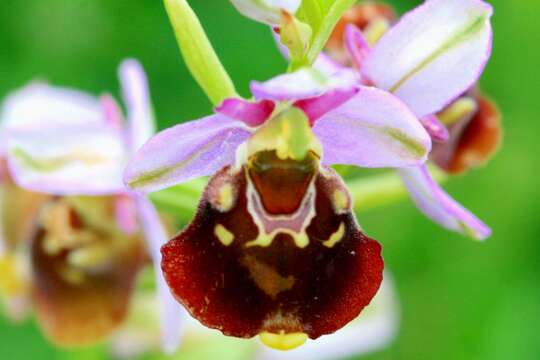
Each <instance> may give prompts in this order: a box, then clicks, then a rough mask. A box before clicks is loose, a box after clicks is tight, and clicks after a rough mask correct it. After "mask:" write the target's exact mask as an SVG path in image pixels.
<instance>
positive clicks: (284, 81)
mask: <svg viewBox="0 0 540 360" xmlns="http://www.w3.org/2000/svg"><path fill="white" fill-rule="evenodd" d="M355 83H356V79H355V78H351V77H350V76H349V72H338V73H334V74H332V76H328V75H326V74H324V73H323V72H321V71H319V70H316V69H314V68H302V69H300V70H297V71H295V72H293V73H288V74H283V75H279V76H277V77H275V78H273V79H270V80H268V81H266V82H263V83H261V82H257V81H252V82H251V92H252V94H253V96H254V97H255V98H256V99H258V100H261V99H268V100H274V101H294V100H301V99H307V98H312V97H317V96H321V95H323V94H325V93H327V92H329V91H332V90H338V89H344V88H345V89H347V88H350V87H352V86H354V85H355Z"/></svg>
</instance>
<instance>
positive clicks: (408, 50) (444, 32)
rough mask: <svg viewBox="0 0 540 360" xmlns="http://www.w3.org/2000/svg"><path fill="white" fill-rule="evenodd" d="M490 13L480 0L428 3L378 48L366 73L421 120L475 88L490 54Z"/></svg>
mask: <svg viewBox="0 0 540 360" xmlns="http://www.w3.org/2000/svg"><path fill="white" fill-rule="evenodd" d="M492 12H493V11H492V8H491V6H489V5H488V4H487V3H485V2H483V1H480V0H428V1H426V2H425V3H424V4H423V5H421V6H419V7H418V8H416V9H414V10H413V11H411V12H409V13H408V14H406V15H405V16H403V18H402V19H401V21H400V22H399V23H398V24H397V25H396V26H394V27H393V28H392V29H391V30H390V31H389V32H388V33H387V34H386V35H385V36H383V38H382V39H381V40H380V41H379V42H378V43H377V45H376V46H375V48H374V49H373V51H372V52H371V54H370V55H369V56H368V59H367V60H366V63H365V66H364V68H363V73H364V75H365V76H367V77H368V78H369V79H371V80H372V81H373V82H374V83H375V85H376V86H377V87H379V88H382V89H385V90H388V91H391V92H393V93H394V94H396V95H397V96H398V97H400V98H401V99H402V100H403V101H405V103H406V104H407V105H408V106H409V107H410V108H411V109H412V110H413V112H414V113H415V114H416V115H417V116H418V117H423V116H425V115H428V114H431V113H434V112H437V111H439V110H440V109H442V108H443V107H444V106H445V105H447V104H448V103H449V102H450V101H452V100H453V99H454V98H455V97H457V96H459V95H460V94H461V93H463V92H464V91H466V90H467V89H468V88H469V87H471V86H472V85H473V84H474V83H475V82H476V81H477V80H478V77H479V76H480V74H481V73H482V71H483V69H484V66H485V65H486V63H487V60H488V59H489V56H490V54H491V43H492V30H491V24H490V17H491V15H492Z"/></svg>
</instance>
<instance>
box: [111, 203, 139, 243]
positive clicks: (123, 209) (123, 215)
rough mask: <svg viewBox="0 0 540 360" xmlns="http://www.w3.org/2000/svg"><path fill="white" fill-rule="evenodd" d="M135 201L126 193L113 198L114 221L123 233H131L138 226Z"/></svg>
mask: <svg viewBox="0 0 540 360" xmlns="http://www.w3.org/2000/svg"><path fill="white" fill-rule="evenodd" d="M136 213H137V212H136V208H135V201H134V200H133V198H132V197H131V196H129V195H127V194H121V195H117V196H116V197H115V199H114V214H115V216H116V223H117V224H118V227H119V228H120V230H122V231H123V232H124V233H125V234H133V233H135V232H136V231H137V230H138V228H139V224H138V223H137V215H136Z"/></svg>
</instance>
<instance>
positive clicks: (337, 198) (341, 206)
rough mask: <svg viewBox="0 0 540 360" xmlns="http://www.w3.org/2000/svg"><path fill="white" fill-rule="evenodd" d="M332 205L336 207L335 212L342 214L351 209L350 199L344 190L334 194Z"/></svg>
mask: <svg viewBox="0 0 540 360" xmlns="http://www.w3.org/2000/svg"><path fill="white" fill-rule="evenodd" d="M332 204H333V205H334V211H335V212H337V213H342V212H343V211H346V210H347V209H348V208H349V199H348V198H347V195H346V194H345V192H343V190H339V189H337V190H335V191H334V193H333V194H332Z"/></svg>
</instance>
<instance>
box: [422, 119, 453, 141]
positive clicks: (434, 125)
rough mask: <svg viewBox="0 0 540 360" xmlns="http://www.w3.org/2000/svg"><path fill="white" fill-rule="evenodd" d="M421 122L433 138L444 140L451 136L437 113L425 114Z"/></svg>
mask: <svg viewBox="0 0 540 360" xmlns="http://www.w3.org/2000/svg"><path fill="white" fill-rule="evenodd" d="M420 122H421V123H422V126H424V128H425V129H426V131H427V132H428V134H429V135H430V136H431V138H432V139H433V140H435V141H439V142H444V141H446V140H448V138H449V137H450V134H449V133H448V129H447V128H446V126H444V124H443V123H441V122H440V121H439V119H438V118H437V117H436V116H435V115H427V116H424V117H423V118H422V119H420Z"/></svg>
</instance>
